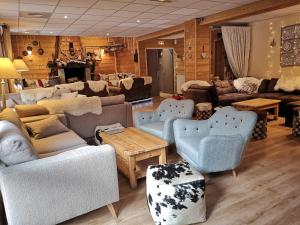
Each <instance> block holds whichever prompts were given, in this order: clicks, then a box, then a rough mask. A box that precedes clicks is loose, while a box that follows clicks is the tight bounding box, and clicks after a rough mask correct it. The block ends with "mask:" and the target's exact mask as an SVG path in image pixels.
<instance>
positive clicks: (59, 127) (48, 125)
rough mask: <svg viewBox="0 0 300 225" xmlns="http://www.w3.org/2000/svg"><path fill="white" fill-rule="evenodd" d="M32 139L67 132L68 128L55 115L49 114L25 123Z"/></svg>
mask: <svg viewBox="0 0 300 225" xmlns="http://www.w3.org/2000/svg"><path fill="white" fill-rule="evenodd" d="M26 127H27V129H28V130H29V131H30V133H31V134H32V136H33V137H34V139H41V138H46V137H49V136H53V135H55V134H60V133H63V132H68V131H69V128H67V127H66V126H65V125H63V124H62V122H60V121H59V120H58V117H57V116H51V117H49V118H47V119H44V120H39V121H36V122H31V123H27V124H26Z"/></svg>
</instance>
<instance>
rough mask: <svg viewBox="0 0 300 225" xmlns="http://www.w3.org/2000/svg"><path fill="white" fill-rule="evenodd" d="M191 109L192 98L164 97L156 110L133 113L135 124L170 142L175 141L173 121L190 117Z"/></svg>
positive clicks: (192, 105) (192, 106)
mask: <svg viewBox="0 0 300 225" xmlns="http://www.w3.org/2000/svg"><path fill="white" fill-rule="evenodd" d="M193 110H194V102H193V101H192V100H180V101H179V100H175V99H165V100H164V101H162V102H161V104H160V105H159V107H158V109H157V110H156V111H153V112H137V113H135V115H134V116H135V118H134V121H135V126H136V127H137V128H139V129H141V130H144V131H146V132H148V133H150V134H153V135H155V136H157V137H160V138H162V139H164V140H166V141H167V142H168V143H169V144H172V143H174V142H175V138H174V131H173V123H174V121H175V120H176V119H177V118H191V117H192V114H193Z"/></svg>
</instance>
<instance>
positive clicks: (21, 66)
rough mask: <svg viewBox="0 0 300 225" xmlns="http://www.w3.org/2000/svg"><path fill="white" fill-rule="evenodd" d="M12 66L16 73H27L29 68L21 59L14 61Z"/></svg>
mask: <svg viewBox="0 0 300 225" xmlns="http://www.w3.org/2000/svg"><path fill="white" fill-rule="evenodd" d="M13 64H14V66H15V68H16V70H17V71H18V72H25V71H29V68H28V67H27V65H26V64H25V62H24V61H23V59H14V61H13Z"/></svg>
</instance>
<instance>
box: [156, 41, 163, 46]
mask: <svg viewBox="0 0 300 225" xmlns="http://www.w3.org/2000/svg"><path fill="white" fill-rule="evenodd" d="M157 44H158V45H164V44H165V42H164V41H158V42H157Z"/></svg>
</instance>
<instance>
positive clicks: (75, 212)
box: [0, 145, 119, 225]
mask: <svg viewBox="0 0 300 225" xmlns="http://www.w3.org/2000/svg"><path fill="white" fill-rule="evenodd" d="M0 182H1V192H2V196H3V201H4V205H5V210H6V215H7V220H8V223H9V224H15V225H22V224H44V225H48V224H49V225H50V224H57V223H60V222H63V221H66V220H69V219H71V218H73V217H76V216H79V215H82V214H84V213H87V212H89V211H92V210H95V209H97V208H100V207H102V206H104V205H107V204H110V203H113V202H116V201H118V200H119V190H118V177H117V166H116V157H115V151H114V149H113V147H112V146H110V145H103V146H86V147H82V148H78V149H74V150H71V151H67V152H64V153H61V154H58V155H56V156H52V157H48V158H43V159H38V160H33V161H30V162H26V163H22V164H18V165H15V166H11V167H7V168H5V169H2V170H1V173H0Z"/></svg>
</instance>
